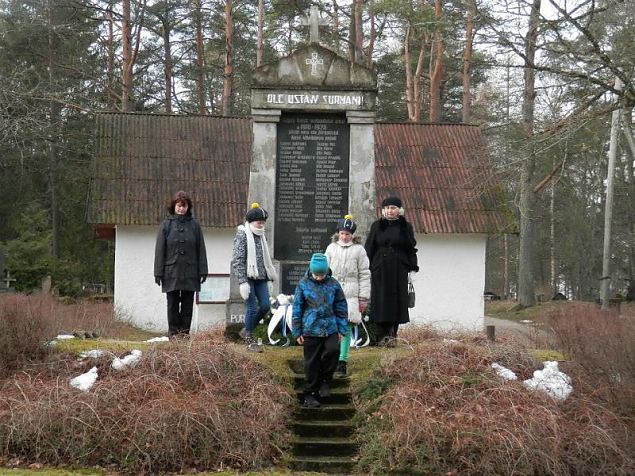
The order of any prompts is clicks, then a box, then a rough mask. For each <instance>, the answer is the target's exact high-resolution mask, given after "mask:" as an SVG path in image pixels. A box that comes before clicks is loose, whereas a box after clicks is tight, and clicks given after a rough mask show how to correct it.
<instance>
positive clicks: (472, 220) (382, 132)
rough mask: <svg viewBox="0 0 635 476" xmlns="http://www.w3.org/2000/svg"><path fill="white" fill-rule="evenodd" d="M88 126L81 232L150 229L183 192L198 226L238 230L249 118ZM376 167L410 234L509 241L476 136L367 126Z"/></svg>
mask: <svg viewBox="0 0 635 476" xmlns="http://www.w3.org/2000/svg"><path fill="white" fill-rule="evenodd" d="M96 120H97V153H96V157H95V160H94V163H93V171H92V180H91V185H90V196H89V201H88V212H87V215H88V217H87V218H88V222H89V223H94V224H101V225H107V224H126V225H157V224H158V223H159V222H160V221H161V219H162V218H163V217H164V216H165V214H166V211H165V205H166V203H167V201H168V200H169V198H170V197H171V196H172V194H173V193H174V192H176V191H177V190H181V189H182V190H185V191H187V192H188V193H190V194H191V196H192V200H193V202H194V216H195V217H196V219H197V220H198V221H199V223H200V224H201V225H203V226H207V227H233V226H235V225H236V224H237V223H241V222H242V220H243V217H244V213H245V210H246V208H247V193H248V186H249V168H250V163H251V143H252V135H251V121H250V119H249V118H241V119H238V118H221V117H212V116H174V115H154V114H152V115H150V114H130V113H128V114H125V113H104V114H98V115H97V119H96ZM375 160H376V168H375V172H376V181H377V199H378V204H379V203H380V202H381V200H382V199H383V198H385V197H387V196H389V195H393V194H394V195H398V196H400V197H401V198H402V200H403V201H404V205H405V207H406V209H407V215H406V216H407V218H408V220H409V221H410V222H412V224H413V225H414V227H415V230H417V231H426V232H428V233H496V232H501V231H513V230H511V229H510V226H513V224H512V223H511V222H510V221H509V220H508V219H507V218H506V217H507V216H508V215H506V214H505V213H503V212H501V203H500V200H499V198H500V197H501V196H502V195H500V188H499V187H498V185H497V183H496V181H495V179H494V176H493V174H492V172H491V170H490V168H489V166H488V162H487V159H486V154H485V153H484V143H483V139H482V136H481V133H480V130H479V129H478V127H474V126H465V125H430V124H375ZM102 228H103V227H102Z"/></svg>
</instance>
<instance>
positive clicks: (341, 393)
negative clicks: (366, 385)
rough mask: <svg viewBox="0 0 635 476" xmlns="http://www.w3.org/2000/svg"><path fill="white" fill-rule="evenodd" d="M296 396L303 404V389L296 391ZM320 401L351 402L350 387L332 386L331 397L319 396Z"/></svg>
mask: <svg viewBox="0 0 635 476" xmlns="http://www.w3.org/2000/svg"><path fill="white" fill-rule="evenodd" d="M296 397H297V399H298V402H299V403H300V404H302V402H303V401H304V393H303V392H302V390H297V391H296ZM318 400H320V403H342V404H343V403H350V402H351V392H350V390H349V389H348V388H343V387H340V388H332V389H331V396H330V397H319V398H318Z"/></svg>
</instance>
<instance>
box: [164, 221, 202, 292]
mask: <svg viewBox="0 0 635 476" xmlns="http://www.w3.org/2000/svg"><path fill="white" fill-rule="evenodd" d="M154 275H155V276H158V277H160V278H161V280H162V287H161V290H162V291H163V292H164V293H167V292H170V291H176V290H179V291H200V290H201V282H200V278H201V276H204V275H205V276H207V253H206V252H205V240H204V239H203V232H202V231H201V227H200V226H199V224H198V223H197V222H196V220H194V218H192V216H191V215H169V216H168V217H167V218H166V219H165V220H163V222H162V223H161V226H160V227H159V233H158V234H157V242H156V246H155V248H154Z"/></svg>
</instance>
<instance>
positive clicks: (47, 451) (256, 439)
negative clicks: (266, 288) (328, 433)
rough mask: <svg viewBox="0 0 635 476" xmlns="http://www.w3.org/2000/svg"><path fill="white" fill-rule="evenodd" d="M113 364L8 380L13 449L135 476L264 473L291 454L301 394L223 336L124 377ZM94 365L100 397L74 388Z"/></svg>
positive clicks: (4, 412) (8, 447) (155, 354)
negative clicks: (294, 396) (290, 427)
mask: <svg viewBox="0 0 635 476" xmlns="http://www.w3.org/2000/svg"><path fill="white" fill-rule="evenodd" d="M110 361H111V358H106V357H105V358H102V359H93V360H90V361H87V362H84V363H70V362H69V361H68V360H66V361H60V362H58V364H57V365H56V366H55V367H56V368H49V369H47V371H41V372H39V373H27V372H24V373H20V374H17V375H15V376H14V378H12V379H9V380H7V381H5V382H4V383H3V385H2V387H1V388H0V448H2V449H3V452H5V454H8V455H12V456H18V457H20V458H22V459H25V460H28V461H37V462H40V463H44V464H48V465H60V464H71V463H72V464H76V465H81V466H93V465H99V466H102V467H107V468H113V469H118V470H121V471H124V472H132V473H135V474H148V473H151V472H160V473H165V472H169V471H183V470H189V469H192V468H196V469H199V470H203V469H207V470H222V469H224V468H225V469H230V468H236V469H243V470H245V469H250V468H251V469H254V468H259V467H261V466H267V465H271V464H273V463H275V462H276V461H277V460H278V459H279V458H280V457H281V455H282V453H283V445H284V443H285V441H287V440H288V438H287V435H286V431H287V430H286V429H285V424H286V421H287V420H288V417H289V411H290V409H291V401H292V400H291V396H290V395H289V393H288V392H286V391H284V390H283V389H282V388H281V387H280V386H279V385H277V384H276V383H275V382H274V379H272V378H271V375H270V374H269V373H268V371H267V370H266V369H265V368H263V367H262V366H261V365H259V364H257V363H256V362H254V361H253V360H252V359H250V358H246V357H245V356H243V355H240V354H239V353H237V352H236V351H235V350H234V349H233V348H232V347H231V346H230V345H228V344H226V343H225V342H224V341H223V340H221V339H219V338H218V336H217V335H214V334H208V335H199V336H197V338H196V339H194V340H193V341H191V342H187V341H185V342H177V343H169V344H167V345H163V346H161V347H160V348H157V349H151V350H149V351H148V352H147V353H145V354H144V356H143V358H142V360H141V362H140V363H139V364H138V365H136V366H135V367H133V368H130V369H127V370H124V371H119V372H116V371H114V370H112V369H111V367H110ZM93 365H97V367H98V369H99V370H98V372H99V380H98V381H97V383H96V384H95V386H94V387H93V388H92V389H91V390H90V392H81V391H78V390H75V389H73V388H71V387H70V386H69V384H68V380H69V379H70V378H71V377H72V376H75V375H77V374H79V373H81V372H83V371H86V370H88V369H89V368H90V367H91V366H93Z"/></svg>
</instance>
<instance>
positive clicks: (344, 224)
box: [336, 215, 357, 234]
mask: <svg viewBox="0 0 635 476" xmlns="http://www.w3.org/2000/svg"><path fill="white" fill-rule="evenodd" d="M336 229H337V231H348V232H349V233H350V234H353V233H355V230H357V223H355V222H354V221H353V215H344V218H341V219H339V220H337V228H336Z"/></svg>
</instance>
